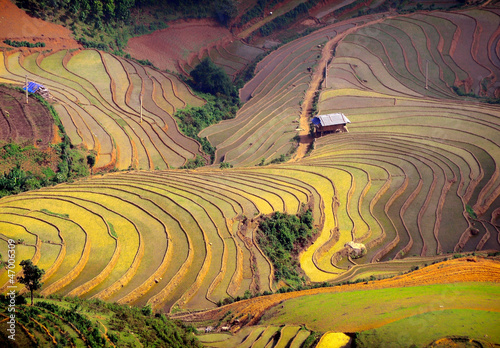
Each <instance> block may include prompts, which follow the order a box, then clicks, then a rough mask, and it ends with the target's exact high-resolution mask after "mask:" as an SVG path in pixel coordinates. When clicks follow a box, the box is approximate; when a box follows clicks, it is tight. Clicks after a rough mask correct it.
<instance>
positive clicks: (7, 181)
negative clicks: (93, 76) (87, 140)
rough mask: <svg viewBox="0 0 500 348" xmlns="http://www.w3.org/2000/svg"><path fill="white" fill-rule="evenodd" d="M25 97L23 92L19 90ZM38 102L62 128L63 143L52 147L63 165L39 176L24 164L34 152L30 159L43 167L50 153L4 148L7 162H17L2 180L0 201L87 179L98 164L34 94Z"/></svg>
mask: <svg viewBox="0 0 500 348" xmlns="http://www.w3.org/2000/svg"><path fill="white" fill-rule="evenodd" d="M15 89H17V90H20V91H22V92H23V93H24V91H23V90H22V89H20V88H15ZM32 96H34V97H35V98H36V99H37V100H38V102H40V103H41V104H43V105H44V106H45V107H46V108H48V109H49V112H50V114H51V115H52V117H53V119H54V122H55V124H56V125H57V126H58V128H59V132H60V136H61V138H62V142H61V143H59V144H56V145H51V146H52V147H53V148H54V149H55V151H56V153H57V154H58V156H59V158H60V161H59V163H58V165H57V171H56V172H54V171H53V170H52V169H51V168H50V167H45V168H43V169H42V170H41V173H38V174H35V173H32V172H30V171H25V170H23V169H22V168H21V163H22V162H23V161H25V160H26V153H27V152H28V151H29V152H30V157H31V158H32V160H33V161H35V163H37V164H39V165H42V164H43V162H44V161H45V160H47V157H48V155H47V153H44V152H42V151H36V149H34V148H33V146H26V147H21V146H20V145H18V144H15V143H9V144H6V145H4V146H3V147H1V148H0V156H1V158H2V159H3V160H9V161H14V162H16V165H15V167H14V168H12V169H10V171H8V172H5V173H3V174H2V175H1V176H0V197H3V196H7V195H10V194H17V193H20V192H24V191H29V190H35V189H39V188H41V187H45V186H51V185H55V184H59V183H62V182H66V181H72V180H74V179H77V178H80V177H85V176H88V175H89V174H90V169H89V168H91V167H92V166H93V165H94V164H95V155H94V154H92V153H90V154H88V153H87V151H86V150H81V149H77V148H75V147H74V146H73V145H72V144H71V143H70V141H69V138H68V136H67V135H66V134H65V130H64V127H63V125H62V123H61V120H60V118H59V115H58V114H57V112H56V111H55V109H54V108H53V107H52V105H50V104H49V103H48V102H47V101H46V100H45V99H43V98H42V97H41V96H39V95H36V94H32Z"/></svg>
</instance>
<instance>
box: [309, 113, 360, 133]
mask: <svg viewBox="0 0 500 348" xmlns="http://www.w3.org/2000/svg"><path fill="white" fill-rule="evenodd" d="M348 123H351V121H349V119H348V118H347V117H346V116H345V115H344V114H343V113H340V112H338V113H334V114H326V115H318V116H315V117H314V118H313V119H312V125H313V127H314V134H315V136H316V137H319V136H322V135H324V134H329V133H340V132H347V128H346V125H347V124H348Z"/></svg>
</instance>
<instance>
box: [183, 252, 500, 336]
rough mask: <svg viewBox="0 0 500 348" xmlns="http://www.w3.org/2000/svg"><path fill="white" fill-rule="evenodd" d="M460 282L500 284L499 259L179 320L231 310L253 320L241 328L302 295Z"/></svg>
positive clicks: (211, 314) (215, 313)
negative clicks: (279, 305) (282, 303)
mask: <svg viewBox="0 0 500 348" xmlns="http://www.w3.org/2000/svg"><path fill="white" fill-rule="evenodd" d="M459 282H495V283H498V282H500V261H499V260H498V258H496V259H491V258H483V257H464V258H460V259H453V260H449V261H445V262H440V263H437V264H433V265H430V266H428V267H424V268H422V269H420V270H416V271H414V272H411V273H407V274H404V275H400V276H396V277H394V278H389V279H383V280H378V281H370V282H368V281H367V282H364V283H357V284H350V285H341V286H335V287H326V288H317V289H309V290H303V291H295V292H289V293H283V294H273V295H269V296H262V297H255V298H252V299H249V300H245V301H240V302H236V303H233V304H230V305H227V306H223V307H220V308H217V309H214V310H210V311H204V312H197V313H190V314H180V315H177V316H176V318H178V319H182V320H184V321H190V322H198V321H208V320H213V321H216V320H219V319H221V318H223V317H224V315H225V314H226V313H227V312H228V311H231V313H232V314H233V317H234V318H251V319H250V320H249V321H248V322H246V323H245V322H242V323H241V324H239V325H242V326H243V325H253V324H256V323H257V322H258V321H259V319H260V318H261V317H262V315H263V314H264V313H265V312H266V311H267V310H268V309H270V308H272V307H274V306H276V305H278V304H280V303H281V302H283V301H286V300H289V299H292V298H297V297H301V296H307V295H315V294H320V293H336V292H344V291H355V290H372V289H384V288H397V287H408V286H419V285H431V284H449V283H459ZM238 329H239V327H235V330H238Z"/></svg>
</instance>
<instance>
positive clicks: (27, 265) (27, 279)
mask: <svg viewBox="0 0 500 348" xmlns="http://www.w3.org/2000/svg"><path fill="white" fill-rule="evenodd" d="M20 265H21V267H22V268H23V276H22V277H20V278H19V283H21V284H24V285H25V286H26V289H28V290H29V291H30V292H31V305H32V306H33V291H35V290H38V289H40V288H41V287H42V285H43V283H42V282H41V280H42V276H43V274H44V273H45V271H44V270H43V269H40V268H38V266H36V265H34V264H33V262H31V260H23V261H21V263H20Z"/></svg>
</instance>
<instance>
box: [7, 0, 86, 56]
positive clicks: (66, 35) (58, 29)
mask: <svg viewBox="0 0 500 348" xmlns="http://www.w3.org/2000/svg"><path fill="white" fill-rule="evenodd" d="M6 39H9V40H13V41H28V42H32V43H35V42H44V43H45V47H40V48H30V50H46V49H51V48H53V49H63V48H66V49H70V48H79V47H81V45H79V44H78V42H76V41H75V40H74V39H73V38H72V36H71V31H70V30H69V29H67V28H65V27H63V26H61V25H57V24H54V23H49V22H45V21H43V20H41V19H39V18H33V17H30V16H29V15H28V14H26V12H24V11H23V10H21V9H20V8H18V7H17V6H16V5H15V4H14V3H12V2H11V1H9V0H0V47H9V46H8V45H7V44H5V43H4V42H3V41H4V40H6Z"/></svg>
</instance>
